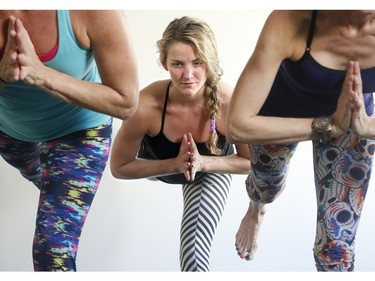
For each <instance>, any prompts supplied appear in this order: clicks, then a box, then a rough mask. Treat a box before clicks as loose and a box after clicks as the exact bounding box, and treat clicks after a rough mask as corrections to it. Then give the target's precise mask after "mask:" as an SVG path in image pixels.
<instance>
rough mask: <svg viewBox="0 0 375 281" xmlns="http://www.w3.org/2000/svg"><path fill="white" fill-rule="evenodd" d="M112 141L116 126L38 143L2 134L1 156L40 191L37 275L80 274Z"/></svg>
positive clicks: (34, 259) (35, 267) (34, 252)
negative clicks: (86, 230) (80, 252)
mask: <svg viewBox="0 0 375 281" xmlns="http://www.w3.org/2000/svg"><path fill="white" fill-rule="evenodd" d="M111 135H112V120H110V121H109V122H108V123H107V124H104V125H102V126H99V127H96V128H92V129H87V130H82V131H78V132H75V133H72V134H69V135H66V136H64V137H61V138H58V139H54V140H51V141H46V142H40V143H32V142H24V141H19V140H16V139H14V138H11V137H10V136H8V135H6V134H4V133H2V132H0V155H1V156H2V157H3V158H4V159H5V161H6V162H8V163H9V164H10V165H12V166H14V167H15V168H17V169H18V170H19V171H20V173H21V174H22V175H23V176H24V177H25V178H26V179H28V180H30V181H31V182H33V183H34V184H35V185H36V186H37V187H38V188H39V190H40V198H39V205H38V211H37V219H36V229H35V236H34V242H33V262H34V270H35V271H76V255H77V248H78V242H79V237H80V235H81V231H82V227H83V225H84V222H85V220H86V216H87V214H88V212H89V209H90V206H91V203H92V201H93V199H94V196H95V193H96V190H97V188H98V185H99V182H100V179H101V177H102V174H103V171H104V169H105V166H106V164H107V160H108V156H109V147H110V144H111Z"/></svg>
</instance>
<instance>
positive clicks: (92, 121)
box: [0, 10, 111, 142]
mask: <svg viewBox="0 0 375 281" xmlns="http://www.w3.org/2000/svg"><path fill="white" fill-rule="evenodd" d="M57 18H58V38H59V39H58V41H59V42H58V50H57V52H56V55H55V56H54V57H53V58H52V59H51V60H50V61H48V62H44V64H45V65H46V66H48V67H51V68H54V69H56V70H57V71H60V72H63V73H66V74H68V75H70V76H73V77H75V78H77V79H80V80H85V81H91V82H95V83H101V80H100V76H99V72H98V69H97V66H96V62H95V59H94V54H93V52H92V50H91V49H84V48H82V47H81V46H80V45H79V43H78V42H77V40H76V38H75V36H74V33H73V29H72V25H71V22H70V15H69V11H68V10H59V11H57ZM41 32H43V31H42V30H41ZM110 119H111V117H110V116H108V115H104V114H101V113H97V112H94V111H92V110H88V109H84V108H82V107H78V106H75V105H71V104H69V103H66V102H64V101H62V100H60V99H58V98H55V97H53V96H51V95H49V94H47V93H45V92H44V91H43V90H41V89H39V88H38V87H35V86H30V85H27V84H25V83H24V82H22V81H19V82H16V83H11V84H9V85H6V86H5V87H3V88H2V89H0V131H2V132H4V133H6V134H7V135H9V136H11V137H14V138H16V139H19V140H23V141H30V142H39V141H47V140H51V139H55V138H58V137H61V136H64V135H67V134H69V133H73V132H76V131H79V130H83V129H88V128H93V127H96V126H99V125H101V124H103V123H106V122H108V121H109V120H110Z"/></svg>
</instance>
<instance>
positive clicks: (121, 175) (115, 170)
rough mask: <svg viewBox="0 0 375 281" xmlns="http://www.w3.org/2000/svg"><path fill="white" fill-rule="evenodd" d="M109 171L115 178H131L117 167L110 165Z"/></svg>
mask: <svg viewBox="0 0 375 281" xmlns="http://www.w3.org/2000/svg"><path fill="white" fill-rule="evenodd" d="M110 172H111V175H112V177H114V178H115V179H119V180H129V179H131V178H130V177H128V176H127V174H126V173H124V172H123V171H121V169H120V168H119V167H112V166H111V167H110Z"/></svg>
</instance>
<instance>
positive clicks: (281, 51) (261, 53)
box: [226, 11, 313, 144]
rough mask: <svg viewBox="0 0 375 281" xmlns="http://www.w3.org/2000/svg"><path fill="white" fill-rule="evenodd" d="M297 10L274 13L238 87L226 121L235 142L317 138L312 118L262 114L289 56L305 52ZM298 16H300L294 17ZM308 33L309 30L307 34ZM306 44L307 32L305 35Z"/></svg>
mask: <svg viewBox="0 0 375 281" xmlns="http://www.w3.org/2000/svg"><path fill="white" fill-rule="evenodd" d="M292 13H298V12H296V11H294V12H291V11H281V12H280V11H277V12H273V13H272V14H271V15H270V17H269V18H268V19H267V21H266V23H265V25H264V28H263V30H262V32H261V34H260V37H259V40H258V42H257V45H256V48H255V50H254V53H253V54H252V56H251V57H250V59H249V61H248V63H247V65H246V66H245V69H244V70H243V72H242V74H241V76H240V78H239V80H238V82H237V85H236V87H235V90H234V94H233V97H232V101H231V104H230V107H229V113H228V118H227V124H226V133H227V137H228V139H229V141H230V142H232V143H269V144H272V143H275V144H276V143H279V144H285V143H293V142H297V141H304V140H308V139H311V138H312V137H313V132H312V128H311V123H312V119H310V118H305V119H302V118H278V117H263V116H259V115H258V113H259V110H260V108H261V107H262V105H263V103H264V102H265V100H266V98H267V96H268V93H269V91H270V89H271V86H272V84H273V81H274V79H275V76H276V73H277V70H278V68H279V66H280V64H281V62H282V60H284V59H285V58H295V57H296V58H298V57H299V56H301V55H302V53H301V52H303V51H304V49H303V47H304V45H301V44H299V45H301V46H302V48H297V47H296V46H299V45H298V42H299V40H302V39H300V37H301V38H302V36H300V35H299V34H300V30H299V29H298V28H297V27H296V26H299V25H300V22H301V21H302V20H304V18H303V17H301V16H299V17H296V16H297V15H293V14H292ZM294 18H297V19H294ZM304 34H307V33H304ZM301 42H304V43H303V44H305V35H304V36H303V41H301Z"/></svg>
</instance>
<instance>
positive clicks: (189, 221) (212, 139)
mask: <svg viewBox="0 0 375 281" xmlns="http://www.w3.org/2000/svg"><path fill="white" fill-rule="evenodd" d="M157 46H158V50H159V53H160V63H161V65H162V66H163V67H164V68H165V69H166V70H167V71H168V72H169V74H170V78H171V79H168V80H162V81H156V82H154V83H152V84H150V85H149V86H147V87H145V88H144V89H143V90H142V91H141V93H140V101H139V106H138V110H137V112H136V113H135V115H134V116H133V117H132V118H131V119H129V120H127V121H125V122H123V123H122V126H121V128H120V130H119V132H118V134H117V136H116V138H115V141H114V145H113V150H112V154H111V162H110V166H111V172H112V174H113V175H114V176H115V177H116V178H119V179H139V178H156V179H158V180H161V181H163V182H166V183H169V184H181V185H182V189H183V197H184V210H183V217H182V223H181V232H180V235H181V245H180V266H181V271H209V261H210V249H211V244H212V241H213V237H214V234H215V231H216V228H217V225H218V223H219V221H220V218H221V216H222V213H223V210H224V206H225V204H226V199H227V196H228V192H229V188H230V184H231V180H232V177H231V174H232V173H241V174H246V173H248V172H249V169H250V161H249V159H248V157H249V149H248V147H247V145H238V146H236V152H237V154H236V153H235V150H234V147H233V146H232V145H230V144H228V142H227V141H226V138H225V136H224V126H225V118H226V114H227V108H228V105H229V102H230V98H231V95H232V90H233V89H232V88H231V87H229V86H228V85H226V84H224V83H223V82H221V81H220V78H221V75H222V70H221V68H220V66H219V60H218V54H217V49H216V41H215V37H214V34H213V32H212V30H211V29H210V27H209V26H208V25H207V24H206V23H205V22H203V21H201V20H198V19H194V18H190V17H182V18H180V19H175V20H173V21H172V22H171V23H170V24H169V25H168V27H167V29H166V30H165V31H164V33H163V37H162V39H160V40H159V41H158V42H157Z"/></svg>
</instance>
